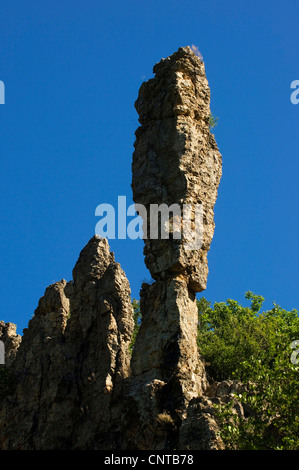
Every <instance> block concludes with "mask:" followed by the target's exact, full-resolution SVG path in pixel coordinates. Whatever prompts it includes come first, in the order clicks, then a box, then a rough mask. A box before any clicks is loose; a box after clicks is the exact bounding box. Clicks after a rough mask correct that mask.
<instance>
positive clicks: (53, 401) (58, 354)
mask: <svg viewBox="0 0 299 470" xmlns="http://www.w3.org/2000/svg"><path fill="white" fill-rule="evenodd" d="M154 72H155V77H154V78H153V79H151V80H149V81H148V82H146V83H144V84H143V85H142V86H141V88H140V92H139V96H138V99H137V101H136V109H137V111H138V113H139V120H140V124H141V126H140V127H139V129H137V131H136V142H135V151H134V155H133V164H132V171H133V180H132V189H133V199H134V202H135V203H136V204H142V205H143V206H144V207H145V208H146V209H147V216H146V217H145V218H144V228H145V227H146V228H148V229H149V228H150V222H151V221H150V217H149V214H150V207H151V205H153V204H158V205H160V204H162V203H164V204H167V205H168V206H171V205H172V204H179V205H180V207H183V205H184V204H189V205H191V206H192V207H196V206H199V205H200V206H201V208H202V213H203V230H202V243H201V244H200V246H196V247H195V248H193V249H190V247H187V246H188V245H186V233H185V232H183V237H181V238H180V239H179V238H176V237H175V236H174V231H175V229H174V226H175V225H176V224H178V225H176V226H179V227H182V220H181V218H180V216H179V217H178V218H177V219H175V217H171V218H170V225H169V227H172V229H170V232H171V233H170V237H169V239H162V238H161V236H159V237H158V238H157V239H152V238H151V237H150V236H148V237H147V238H145V247H144V254H145V263H146V266H147V267H148V269H149V270H150V273H151V275H152V277H153V279H154V280H155V282H154V283H153V284H152V285H149V284H143V285H142V289H141V293H140V302H141V311H142V325H141V328H140V330H139V333H138V336H137V341H136V343H135V346H134V350H133V355H132V357H131V354H130V342H131V337H132V332H133V326H134V322H133V310H132V304H131V297H130V286H129V282H128V280H127V278H126V276H125V274H124V272H123V271H122V269H121V267H120V265H119V264H118V263H116V262H115V260H114V255H113V253H111V252H110V249H109V245H108V242H107V240H106V239H103V238H100V237H97V236H95V237H93V238H92V239H91V240H90V241H89V243H88V244H87V245H86V247H85V248H84V249H83V250H82V252H81V254H80V256H79V259H78V261H77V263H76V266H75V268H74V270H73V280H72V281H70V282H67V281H65V280H62V281H60V282H57V283H55V284H53V285H51V286H49V287H48V288H47V289H46V291H45V294H44V296H43V297H42V298H41V299H40V301H39V304H38V307H37V309H36V311H35V315H34V317H33V318H32V319H31V320H30V322H29V325H28V328H27V329H26V330H24V335H23V337H22V341H21V342H20V340H19V339H18V338H16V337H14V334H13V333H12V334H11V335H7V334H6V333H5V331H6V330H7V328H8V327H7V326H6V325H5V324H2V323H0V339H1V337H3V338H4V337H10V338H12V337H14V339H13V340H12V339H7V341H6V343H7V344H13V345H14V346H11V347H10V346H8V347H7V352H8V353H9V351H10V363H9V368H10V369H11V370H12V371H13V373H14V377H15V384H14V387H13V388H12V390H11V391H10V394H9V395H8V396H7V397H6V399H5V400H4V402H3V403H2V404H1V405H0V449H110V450H111V449H150V450H151V449H152V450H155V449H192V448H193V447H194V448H196V449H221V448H223V445H222V443H221V440H220V439H219V436H218V432H217V424H216V422H215V420H214V418H213V416H212V414H211V412H210V408H211V406H212V402H211V401H210V400H211V397H208V396H205V395H207V393H208V389H209V383H208V379H207V377H206V373H205V366H204V362H203V360H202V359H201V358H200V356H199V353H198V347H197V341H196V340H197V321H198V311H197V306H196V298H195V295H196V292H200V291H202V290H204V289H205V287H206V282H207V275H208V267H207V253H208V250H209V248H210V244H211V241H212V238H213V233H214V220H213V216H214V212H213V209H214V204H215V201H216V196H217V190H218V185H219V182H220V177H221V155H220V153H219V151H218V148H217V145H216V142H215V139H214V136H213V135H212V134H211V132H210V126H209V121H210V90H209V86H208V82H207V79H206V76H205V70H204V64H203V62H202V61H201V60H200V58H199V57H197V56H196V55H195V54H194V52H193V51H192V50H191V49H190V48H189V47H187V48H180V49H179V50H178V51H177V52H176V53H174V54H173V55H172V56H170V57H168V58H167V59H162V60H161V61H160V62H159V63H158V64H157V65H156V66H155V67H154ZM193 216H194V213H193ZM194 220H195V219H194V218H193V222H192V223H193V226H194ZM191 228H192V225H191ZM148 234H149V235H150V232H149V230H148ZM5 328H6V330H5ZM10 331H11V332H12V331H13V330H12V329H11V328H10ZM5 334H6V336H5ZM1 335H2V336H1ZM9 342H10V343H9ZM196 433H197V434H196ZM196 436H199V437H198V438H197V437H196ZM190 446H191V447H190Z"/></svg>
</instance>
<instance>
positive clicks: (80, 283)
mask: <svg viewBox="0 0 299 470" xmlns="http://www.w3.org/2000/svg"><path fill="white" fill-rule="evenodd" d="M132 330H133V314H132V305H131V298H130V286H129V282H128V280H127V279H126V277H125V274H124V272H123V271H122V269H121V267H120V265H119V264H118V263H116V262H115V261H114V256H113V253H111V252H110V250H109V245H108V242H107V240H106V239H101V238H99V237H97V236H95V237H94V238H92V239H91V240H90V242H89V243H88V244H87V245H86V247H85V248H84V249H83V250H82V252H81V254H80V257H79V260H78V262H77V264H76V266H75V268H74V270H73V281H71V282H66V281H65V280H62V281H60V282H57V283H55V284H53V285H51V286H49V287H48V288H47V289H46V291H45V295H44V296H43V297H42V298H41V299H40V301H39V304H38V307H37V309H36V311H35V315H34V317H33V318H32V319H31V320H30V322H29V325H28V329H26V330H24V336H23V338H22V343H21V345H20V347H19V350H18V354H17V356H16V360H15V364H14V371H15V374H16V378H17V384H16V389H15V392H14V393H13V394H12V395H11V396H9V397H8V399H7V400H6V402H5V403H4V405H3V406H2V408H1V411H0V448H1V449H69V448H71V449H89V448H90V449H98V448H105V447H106V446H108V448H110V447H111V446H112V447H117V445H118V444H117V442H116V441H117V439H118V432H119V426H120V423H119V410H118V407H119V400H120V397H121V395H122V388H123V381H124V379H125V378H126V377H127V376H128V375H129V371H130V363H129V362H130V353H129V344H130V341H131V334H132Z"/></svg>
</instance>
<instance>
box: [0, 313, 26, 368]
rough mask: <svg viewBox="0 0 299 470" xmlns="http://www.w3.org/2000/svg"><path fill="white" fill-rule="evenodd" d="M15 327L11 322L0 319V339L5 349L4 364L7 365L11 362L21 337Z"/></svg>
mask: <svg viewBox="0 0 299 470" xmlns="http://www.w3.org/2000/svg"><path fill="white" fill-rule="evenodd" d="M16 330H17V327H16V325H14V324H13V323H5V322H4V321H0V341H2V342H3V345H4V351H5V359H4V360H5V364H6V365H7V366H8V367H9V366H11V364H12V363H13V361H14V359H15V356H16V353H17V350H18V347H19V346H20V343H21V340H22V337H21V336H20V335H18V334H17V332H16Z"/></svg>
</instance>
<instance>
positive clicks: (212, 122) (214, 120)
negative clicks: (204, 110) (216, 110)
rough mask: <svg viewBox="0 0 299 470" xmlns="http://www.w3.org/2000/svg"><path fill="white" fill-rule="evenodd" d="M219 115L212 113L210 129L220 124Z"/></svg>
mask: <svg viewBox="0 0 299 470" xmlns="http://www.w3.org/2000/svg"><path fill="white" fill-rule="evenodd" d="M218 119H219V118H218V117H215V116H213V114H212V113H211V114H210V129H213V127H216V126H217V124H218Z"/></svg>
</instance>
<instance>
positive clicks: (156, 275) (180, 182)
mask: <svg viewBox="0 0 299 470" xmlns="http://www.w3.org/2000/svg"><path fill="white" fill-rule="evenodd" d="M153 70H154V73H155V77H154V78H153V79H151V80H149V81H147V82H145V83H143V84H142V86H141V88H140V90H139V95H138V99H137V101H136V103H135V107H136V109H137V111H138V114H139V121H140V124H141V126H140V127H139V128H138V129H137V131H136V141H135V144H134V146H135V151H134V154H133V163H132V171H133V178H132V190H133V200H134V202H135V204H136V210H137V211H138V210H139V208H140V207H141V206H140V205H143V206H144V207H145V208H146V213H144V212H140V211H139V213H140V215H141V216H142V218H143V229H144V233H146V236H144V242H145V246H144V254H145V263H146V266H147V267H148V269H149V270H150V273H151V275H152V277H153V279H154V280H155V282H154V283H153V284H152V285H149V284H143V286H142V289H141V292H140V307H141V313H142V324H141V327H140V330H139V333H138V336H137V341H136V344H135V347H134V351H133V357H132V362H131V365H132V377H131V378H130V380H129V381H128V384H129V385H130V386H129V391H128V396H129V397H130V399H131V400H132V403H133V404H132V405H131V407H134V403H135V404H136V409H137V410H139V418H138V419H136V422H138V420H139V423H140V426H139V434H138V435H139V443H136V442H135V445H146V444H145V443H146V442H148V443H149V442H151V444H148V445H152V446H153V447H154V446H156V448H159V447H157V446H161V445H162V446H165V448H178V447H177V446H178V445H179V441H178V435H179V433H180V431H178V430H179V429H180V427H181V423H182V422H184V420H185V419H186V416H187V409H188V404H189V403H190V402H191V401H192V399H193V398H196V397H198V396H199V395H201V394H203V393H204V391H205V389H206V388H207V386H208V381H207V377H206V374H205V368H204V363H203V361H202V360H201V358H200V356H199V352H198V347H197V322H198V311H197V305H196V298H195V294H196V292H200V291H202V290H204V289H205V288H206V283H207V275H208V266H207V253H208V250H209V248H210V244H211V241H212V238H213V234H214V204H215V202H216V197H217V191H218V185H219V182H220V178H221V168H222V167H221V165H222V159H221V155H220V153H219V151H218V148H217V145H216V142H215V139H214V136H213V135H212V134H211V132H210V125H209V123H210V89H209V85H208V81H207V79H206V75H205V69H204V64H203V62H202V61H201V60H200V59H199V57H197V56H196V55H195V54H194V52H193V51H192V50H191V49H190V48H189V47H186V48H180V49H179V50H178V51H177V52H176V53H174V54H172V55H171V56H170V57H168V58H167V59H162V60H161V61H160V62H159V63H158V64H157V65H155V67H154V69H153ZM161 204H166V205H167V206H172V205H174V204H175V205H177V206H179V208H180V211H179V212H177V213H172V214H170V219H169V220H170V224H169V227H172V230H170V232H172V236H169V238H168V239H167V238H165V237H164V238H163V236H162V233H163V232H162V227H161V232H159V236H158V237H156V238H153V237H152V236H151V235H152V233H151V228H152V226H153V219H152V213H151V209H152V207H153V205H158V206H159V205H161ZM184 205H189V206H190V207H191V213H192V214H193V219H192V224H193V225H192V224H191V226H190V228H191V230H193V229H194V226H195V221H196V219H195V210H196V209H195V208H196V207H199V208H200V210H201V211H202V226H201V234H202V238H201V243H200V244H198V243H196V244H195V245H193V248H192V249H190V246H189V245H187V243H186V238H187V235H188V233H187V234H186V233H185V232H184V231H183V236H182V237H178V238H176V236H175V231H176V230H179V229H180V228H182V227H184V225H183V224H184V222H183V220H182V214H183V215H184V213H183V208H184ZM177 206H176V207H177ZM187 241H188V240H187ZM195 241H196V240H195ZM157 381H158V382H157ZM154 383H155V384H156V386H155V387H154V388H152V386H151V385H152V384H154ZM134 384H135V393H134ZM142 384H143V385H142ZM147 390H153V391H152V393H151V394H150V395H149V394H147V393H146V391H147ZM153 394H154V397H155V398H154V399H153ZM140 396H144V400H143V404H142V406H141V404H140ZM147 396H148V397H150V398H148V403H147V405H145V402H146V397H147ZM151 403H154V406H153V407H152V415H151V418H152V421H151V426H152V427H153V429H155V425H156V422H157V420H158V417H159V416H168V418H167V419H168V421H169V422H172V423H174V424H173V427H172V429H168V432H167V433H166V437H165V435H164V438H163V439H164V443H163V444H161V442H159V443H157V442H156V441H155V440H154V438H153V439H152V441H150V439H149V436H148V433H147V428H146V426H144V423H145V422H147V423H149V422H150V419H149V415H150V413H149V411H148V410H149V409H150V407H151ZM142 410H146V416H143V411H142ZM165 420H166V418H165ZM204 423H205V426H206V427H207V428H208V427H209V423H208V422H207V421H206V420H204ZM175 429H176V432H175ZM185 429H186V428H185ZM141 436H142V437H141ZM211 436H214V434H213V433H211ZM161 439H162V438H161ZM211 439H212V437H211ZM207 441H209V438H207ZM140 442H143V444H140ZM215 445H216V444H215ZM167 446H170V447H167ZM207 446H208V444H207ZM153 447H152V448H153ZM141 448H142V447H141Z"/></svg>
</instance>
